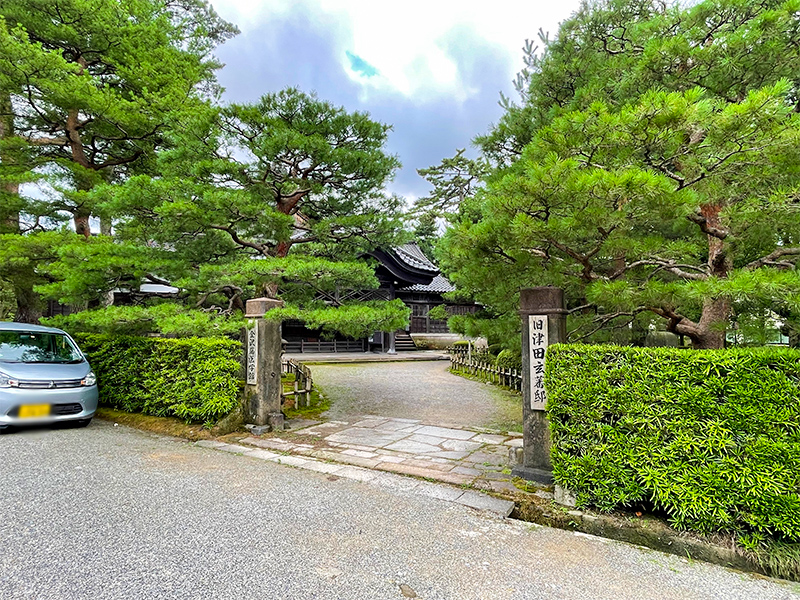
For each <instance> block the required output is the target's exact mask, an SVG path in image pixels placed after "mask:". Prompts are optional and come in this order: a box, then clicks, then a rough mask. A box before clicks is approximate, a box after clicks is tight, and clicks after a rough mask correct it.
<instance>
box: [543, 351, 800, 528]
mask: <svg viewBox="0 0 800 600" xmlns="http://www.w3.org/2000/svg"><path fill="white" fill-rule="evenodd" d="M545 382H546V386H547V390H548V408H547V412H548V416H549V418H550V424H551V431H552V442H553V446H552V460H553V474H554V476H555V479H556V481H557V482H558V483H560V484H561V485H563V486H565V487H567V488H569V489H570V490H571V491H573V492H574V493H575V494H576V496H577V499H578V503H579V505H582V506H583V505H594V506H596V507H598V508H600V509H602V510H611V509H613V508H615V507H619V506H626V505H627V506H630V505H632V504H635V503H641V502H652V503H653V504H654V505H655V507H656V508H658V509H663V510H664V511H665V512H666V513H667V514H668V517H669V520H670V522H671V523H672V525H673V526H675V527H676V528H679V529H693V530H696V531H699V532H703V533H708V532H713V531H728V532H737V533H739V534H740V535H741V534H747V533H756V534H769V535H775V536H777V538H779V539H784V540H787V541H798V540H800V352H798V351H795V350H786V349H736V350H709V351H690V350H680V349H676V348H622V347H614V346H578V345H556V346H552V347H551V348H550V349H549V350H548V354H547V367H546V377H545Z"/></svg>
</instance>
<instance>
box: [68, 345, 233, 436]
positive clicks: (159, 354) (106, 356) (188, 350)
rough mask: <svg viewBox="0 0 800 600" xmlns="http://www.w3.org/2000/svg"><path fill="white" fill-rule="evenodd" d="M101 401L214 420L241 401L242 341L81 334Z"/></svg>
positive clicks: (160, 413)
mask: <svg viewBox="0 0 800 600" xmlns="http://www.w3.org/2000/svg"><path fill="white" fill-rule="evenodd" d="M76 338H77V340H78V343H79V344H80V346H81V348H82V349H83V351H84V352H85V353H86V354H87V356H88V358H89V362H90V363H91V365H92V369H94V372H95V373H96V374H97V380H98V384H99V387H100V402H101V404H104V405H106V406H111V407H113V408H117V409H121V410H125V411H128V412H142V413H145V414H148V415H155V416H169V417H179V418H181V419H185V420H186V421H195V422H203V423H207V424H210V423H213V422H216V421H218V420H219V419H221V418H222V417H224V416H225V415H227V414H229V413H230V412H231V411H232V410H233V409H234V408H236V406H237V404H238V402H239V371H240V363H239V356H240V354H241V352H242V348H241V344H240V343H238V342H235V341H232V340H229V339H225V338H184V339H164V338H146V337H133V336H110V335H109V336H105V335H87V334H83V335H78V336H76Z"/></svg>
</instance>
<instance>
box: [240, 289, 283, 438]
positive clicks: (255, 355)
mask: <svg viewBox="0 0 800 600" xmlns="http://www.w3.org/2000/svg"><path fill="white" fill-rule="evenodd" d="M282 306H283V302H282V301H281V300H275V299H273V298H254V299H253V300H248V301H247V304H246V310H245V315H244V316H245V317H246V318H247V319H248V324H247V329H246V331H245V333H246V336H245V347H246V349H247V358H246V369H245V376H246V379H245V384H246V385H245V395H244V396H245V406H244V411H245V421H246V422H248V423H253V424H255V425H256V428H260V430H261V431H262V432H263V431H272V430H282V429H283V413H282V412H281V324H280V322H278V321H270V320H268V319H265V318H264V315H265V314H266V313H267V311H269V310H271V309H273V308H280V307H282ZM254 430H255V429H254Z"/></svg>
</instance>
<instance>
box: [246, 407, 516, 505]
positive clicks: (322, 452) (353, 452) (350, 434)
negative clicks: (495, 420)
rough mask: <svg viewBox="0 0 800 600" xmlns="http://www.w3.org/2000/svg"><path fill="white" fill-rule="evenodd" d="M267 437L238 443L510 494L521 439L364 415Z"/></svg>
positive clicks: (298, 425) (310, 424)
mask: <svg viewBox="0 0 800 600" xmlns="http://www.w3.org/2000/svg"><path fill="white" fill-rule="evenodd" d="M290 425H293V426H294V428H293V429H292V430H291V431H289V432H285V433H281V434H271V435H270V434H268V435H269V437H255V436H251V437H247V438H244V439H242V440H240V443H241V444H243V445H247V446H255V447H259V448H262V449H266V450H271V451H277V452H282V453H288V454H292V455H299V456H306V457H313V458H317V459H321V460H326V461H332V462H336V463H343V464H347V465H354V466H358V467H364V468H367V469H373V470H376V471H388V472H392V473H399V474H403V475H411V476H415V477H423V478H428V479H432V480H436V481H441V482H444V483H450V484H455V485H463V486H469V487H473V488H477V489H482V490H487V491H494V492H508V491H515V490H516V488H515V487H514V486H513V484H512V483H511V481H510V480H511V475H510V465H511V460H510V453H511V452H513V451H514V449H516V448H521V447H522V435H521V434H519V433H514V432H502V433H497V432H488V431H486V430H478V429H465V428H456V427H443V426H439V425H427V424H425V423H423V422H422V421H420V420H417V419H403V418H389V417H380V416H375V415H368V416H365V417H362V418H359V419H356V420H353V421H327V422H324V423H320V422H316V421H303V422H295V423H290Z"/></svg>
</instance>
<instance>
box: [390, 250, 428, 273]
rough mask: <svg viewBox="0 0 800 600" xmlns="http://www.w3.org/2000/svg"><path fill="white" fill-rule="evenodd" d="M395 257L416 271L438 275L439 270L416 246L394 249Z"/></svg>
mask: <svg viewBox="0 0 800 600" xmlns="http://www.w3.org/2000/svg"><path fill="white" fill-rule="evenodd" d="M392 252H394V254H395V256H397V258H399V259H400V260H402V261H403V262H404V263H406V264H407V265H409V266H410V267H413V268H415V269H420V270H422V271H429V272H431V273H438V272H439V269H438V268H437V267H436V265H435V264H433V263H432V262H431V261H430V260H428V257H426V256H425V255H424V254H423V253H422V250H420V249H419V246H417V245H416V244H404V245H403V246H397V247H396V248H393V249H392Z"/></svg>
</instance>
